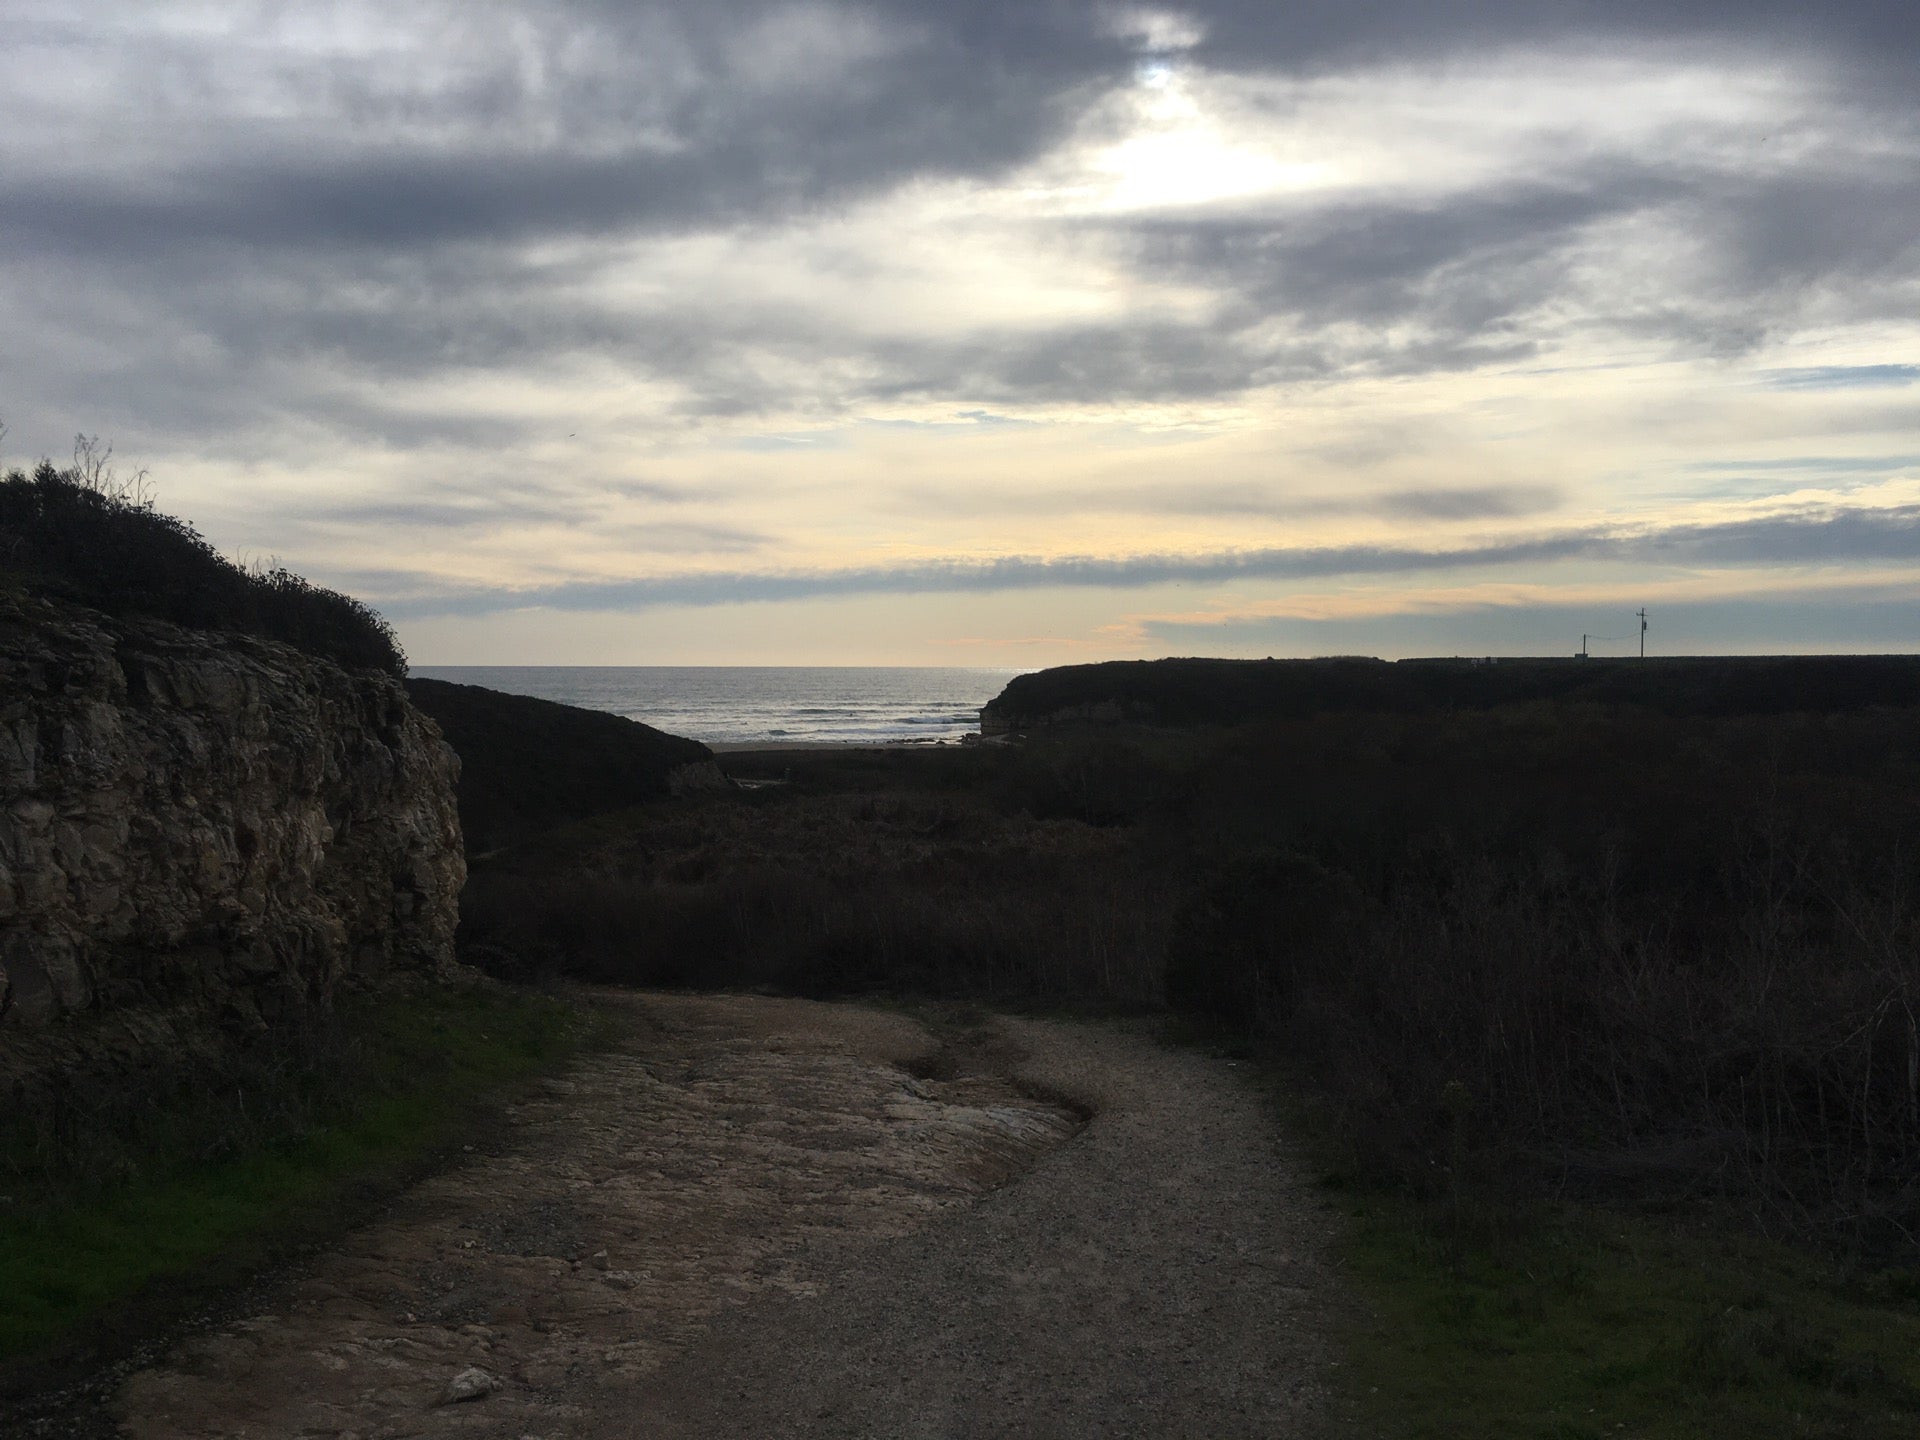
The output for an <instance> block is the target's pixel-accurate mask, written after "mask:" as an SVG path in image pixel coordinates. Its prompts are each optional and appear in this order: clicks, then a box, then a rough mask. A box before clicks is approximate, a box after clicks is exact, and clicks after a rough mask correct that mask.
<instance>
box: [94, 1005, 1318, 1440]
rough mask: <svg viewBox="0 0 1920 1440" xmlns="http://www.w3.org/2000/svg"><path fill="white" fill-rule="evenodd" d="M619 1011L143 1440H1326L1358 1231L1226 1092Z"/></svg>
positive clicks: (1168, 1067)
mask: <svg viewBox="0 0 1920 1440" xmlns="http://www.w3.org/2000/svg"><path fill="white" fill-rule="evenodd" d="M593 999H594V1000H595V1001H596V1002H597V1003H599V1004H602V1005H605V1006H609V1007H617V1008H619V1009H620V1010H621V1011H623V1012H624V1013H626V1014H627V1015H629V1016H630V1017H631V1019H632V1021H633V1024H632V1027H631V1036H632V1038H631V1040H630V1041H629V1042H628V1043H626V1044H624V1045H622V1046H621V1047H619V1048H618V1049H616V1050H615V1051H614V1052H613V1053H611V1054H605V1055H600V1056H597V1057H595V1058H594V1059H593V1060H592V1061H590V1062H588V1063H587V1064H585V1065H583V1066H582V1067H581V1068H580V1069H578V1070H577V1071H576V1072H574V1073H573V1074H571V1075H570V1076H569V1077H568V1078H566V1079H564V1080H555V1081H550V1082H548V1083H547V1084H546V1086H545V1087H544V1090H543V1092H542V1093H541V1094H540V1095H538V1096H537V1097H536V1098H533V1099H530V1100H528V1101H527V1102H525V1103H523V1104H521V1105H519V1106H517V1107H515V1108H514V1109H513V1110H512V1111H511V1112H510V1113H509V1115H508V1116H507V1118H506V1120H505V1122H504V1128H503V1131H502V1133H501V1134H500V1135H499V1136H498V1137H496V1142H495V1143H491V1144H487V1145H483V1146H482V1147H480V1150H479V1151H476V1153H475V1156H474V1158H473V1160H472V1162H471V1163H469V1164H466V1165H463V1166H460V1167H458V1168H456V1169H454V1170H451V1171H449V1172H446V1173H444V1174H441V1175H439V1176H436V1177H435V1178H433V1179H431V1180H429V1181H427V1182H425V1183H423V1184H422V1185H420V1186H419V1187H417V1188H416V1189H415V1190H413V1191H412V1192H410V1193H409V1194H408V1195H407V1196H406V1197H405V1198H404V1200H403V1201H401V1202H400V1203H399V1204H398V1205H397V1206H396V1207H395V1208H394V1209H393V1210H392V1212H391V1213H389V1214H388V1215H387V1216H386V1217H385V1218H383V1219H382V1220H381V1221H379V1222H377V1223H375V1224H373V1225H370V1226H367V1227H365V1228H363V1229H361V1230H359V1231H357V1232H355V1233H354V1234H352V1235H351V1236H349V1237H348V1238H347V1239H346V1240H345V1241H343V1242H342V1243H341V1244H340V1245H339V1246H337V1247H336V1248H335V1249H333V1250H332V1251H330V1252H329V1253H327V1254H326V1255H324V1256H322V1257H320V1258H319V1259H317V1260H316V1261H315V1263H314V1264H313V1265H312V1266H311V1268H310V1269H309V1270H308V1272H307V1273H306V1274H305V1275H304V1276H302V1277H301V1278H299V1279H298V1280H296V1281H294V1282H293V1283H291V1284H290V1285H288V1286H287V1287H285V1289H284V1291H283V1293H282V1294H281V1295H280V1296H279V1297H278V1300H277V1302H276V1303H275V1304H274V1305H273V1306H272V1307H271V1308H270V1309H269V1310H267V1311H266V1312H265V1313H260V1314H257V1315H254V1316H251V1317H249V1318H246V1319H242V1320H239V1321H236V1322H234V1323H231V1324H228V1325H226V1326H224V1327H222V1328H220V1329H217V1330H215V1331H211V1332H209V1333H206V1334H202V1335H200V1336H197V1337H195V1338H193V1339H191V1340H189V1341H187V1342H185V1343H183V1344H182V1345H181V1346H180V1347H178V1349H177V1350H176V1351H175V1352H174V1353H172V1354H171V1355H169V1356H168V1357H167V1358H166V1359H165V1360H164V1361H163V1362H162V1363H160V1364H158V1365H156V1366H155V1367H153V1368H151V1369H148V1370H146V1371H143V1372H141V1373H139V1374H137V1375H135V1376H133V1377H132V1378H131V1379H130V1380H129V1381H128V1382H127V1384H126V1385H125V1387H124V1389H123V1391H122V1392H121V1395H120V1397H119V1400H118V1402H117V1407H116V1408H117V1414H118V1417H119V1420H120V1424H121V1426H122V1427H123V1431H124V1433H125V1434H126V1435H128V1436H130V1437H136V1440H213V1437H223V1440H228V1437H231V1440H244V1437H276V1440H278V1437H296V1436H297V1437H320V1436H329V1437H339V1440H345V1437H354V1440H400V1437H410V1436H475V1437H507V1440H522V1437H534V1440H560V1437H582V1440H585V1437H615V1436H618V1437H626V1436H635V1437H652V1436H659V1437H683V1436H684V1437H693V1436H722V1435H729V1436H730V1435H738V1436H754V1437H772V1436H787V1435H796V1436H797V1435H821V1436H872V1437H882V1436H885V1437H903V1436H940V1437H973V1436H989V1435H992V1436H1001V1435H1005V1436H1013V1435H1021V1436H1043V1437H1044V1436H1095V1435H1098V1436H1122V1435H1139V1436H1186V1435H1192V1436H1196V1437H1197V1436H1208V1437H1228V1436H1256V1435H1258V1436H1273V1435H1294V1434H1302V1433H1311V1432H1312V1431H1313V1430H1314V1429H1316V1428H1318V1425H1319V1423H1320V1422H1321V1421H1322V1420H1323V1419H1324V1418H1325V1414H1326V1410H1327V1396H1328V1390H1327V1384H1326V1380H1327V1376H1328V1374H1329V1367H1330V1365H1331V1364H1332V1360H1331V1358H1330V1350H1331V1346H1330V1340H1329V1331H1330V1329H1331V1321H1332V1319H1333V1317H1334V1316H1335V1315H1336V1314H1337V1313H1338V1308H1339V1306H1340V1305H1341V1303H1342V1302H1341V1301H1340V1300H1339V1298H1338V1292H1337V1288H1336V1286H1335V1284H1334V1282H1333V1280H1332V1277H1331V1271H1330V1267H1329V1263H1328V1259H1327V1246H1328V1241H1329V1239H1330V1235H1331V1230H1332V1220H1331V1215H1330V1212H1329V1211H1328V1210H1327V1209H1326V1208H1325V1206H1324V1205H1323V1203H1322V1202H1320V1201H1319V1200H1318V1199H1316V1198H1315V1197H1314V1196H1313V1194H1312V1192H1311V1191H1310V1190H1309V1189H1307V1188H1306V1187H1304V1186H1303V1185H1302V1184H1301V1182H1300V1180H1299V1178H1298V1177H1299V1170H1298V1167H1297V1166H1295V1165H1294V1164H1292V1163H1291V1162H1290V1160H1289V1157H1288V1155H1287V1154H1286V1152H1285V1151H1284V1149H1283V1148H1282V1147H1281V1145H1280V1143H1279V1140H1278V1137H1277V1136H1276V1134H1275V1132H1274V1129H1273V1126H1272V1122H1271V1118H1270V1116H1269V1115H1268V1114H1267V1112H1266V1109H1265V1107H1264V1106H1263V1105H1262V1103H1261V1101H1260V1099H1259V1097H1258V1096H1257V1095H1256V1094H1255V1093H1254V1091H1253V1090H1252V1088H1251V1087H1250V1086H1249V1085H1247V1084H1246V1083H1244V1082H1243V1080H1242V1078H1241V1077H1240V1076H1238V1075H1236V1074H1235V1073H1234V1071H1233V1069H1232V1068H1231V1066H1230V1065H1229V1063H1228V1062H1225V1061H1221V1060H1217V1059H1212V1058H1209V1057H1206V1056H1202V1055H1198V1054H1195V1053H1191V1052H1181V1051H1172V1050H1167V1049H1164V1048H1162V1047H1159V1046H1157V1045H1155V1044H1153V1043H1152V1042H1151V1041H1150V1040H1148V1039H1146V1038H1144V1037H1142V1036H1138V1035H1134V1034H1129V1033H1126V1032H1125V1031H1123V1030H1121V1029H1119V1028H1114V1027H1107V1026H1096V1025H1081V1024H1067V1023H1052V1022H1041V1021H1035V1020H1027V1019H1015V1018H1010V1017H1000V1016H992V1017H984V1016H983V1017H976V1018H975V1019H974V1020H972V1021H970V1022H966V1023H955V1024H944V1025H942V1026H941V1027H940V1032H941V1033H939V1034H936V1033H935V1031H934V1030H933V1029H930V1028H928V1026H926V1025H923V1024H922V1023H920V1022H919V1021H916V1020H914V1019H912V1018H910V1017H908V1016H906V1015H903V1014H899V1013H895V1012H891V1011H887V1010H883V1009H878V1008H872V1007H866V1006H859V1005H850V1004H836V1005H828V1004H818V1003H813V1002H807V1001H799V1000H789V999H773V998H767V997H760V996H686V995H659V994H636V993H632V992H619V991H596V992H593ZM483 1152H484V1153H483ZM461 1397H465V1398H461Z"/></svg>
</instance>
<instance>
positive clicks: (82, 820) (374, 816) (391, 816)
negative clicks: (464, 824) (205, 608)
mask: <svg viewBox="0 0 1920 1440" xmlns="http://www.w3.org/2000/svg"><path fill="white" fill-rule="evenodd" d="M457 770H458V761H457V760H456V759H455V758H454V755H453V752H452V751H451V750H450V749H449V748H448V746H447V745H446V743H445V742H444V741H443V740H442V739H441V737H440V733H439V731H438V730H437V729H436V728H435V726H434V725H433V722H432V721H430V720H428V719H426V718H425V717H424V716H423V715H421V714H420V712H419V711H417V710H416V709H415V708H414V707H413V706H412V705H411V704H410V703H409V702H408V700H407V697H406V693H405V691H404V690H403V688H402V687H401V684H400V682H399V681H398V680H396V679H394V678H392V677H391V676H387V675H383V674H379V673H375V672H371V671H368V672H358V673H351V674H350V673H348V672H346V671H344V670H342V669H340V668H339V667H338V666H336V665H334V664H332V663H330V662H328V661H325V660H321V659H316V658H314V657H312V656H310V655H307V654H305V653H303V652H301V651H299V650H295V649H292V648H290V647H288V646H285V645H280V644H276V643H273V642H270V641H263V640H253V639H247V638H243V637H235V636H230V635H220V634H209V633H204V632H199V631H192V630H184V629H180V628H178V627H175V626H172V625H166V624H161V623H157V622H146V621H126V620H110V619H108V618H106V617H104V616H101V615H98V614H96V613H94V612H92V611H87V610H81V609H77V608H70V607H64V606H56V605H53V604H50V603H47V602H43V601H39V600H31V599H20V598H14V597H7V596H0V1060H4V1059H5V1051H6V1050H7V1049H8V1048H10V1047H13V1048H18V1047H19V1046H20V1045H22V1044H26V1045H28V1047H29V1048H31V1043H30V1042H31V1037H32V1036H33V1035H34V1034H36V1033H43V1034H44V1032H46V1031H47V1030H48V1029H50V1028H57V1027H54V1025H53V1022H55V1021H57V1020H59V1019H60V1018H61V1017H63V1016H65V1017H70V1018H74V1019H80V1018H83V1017H84V1016H86V1015H93V1016H100V1015H110V1014H113V1013H116V1012H127V1013H131V1012H135V1011H140V1010H153V1009H155V1008H167V1009H171V1010H173V1011H174V1012H178V1011H180V1010H181V1009H182V1008H183V1007H184V1008H187V1009H191V1010H193V1011H195V1012H199V1013H207V1014H218V1015H221V1016H223V1017H228V1018H232V1019H236V1020H238V1021H239V1022H241V1023H246V1024H257V1023H258V1022H259V1021H260V1020H262V1019H266V1020H272V1019H275V1018H277V1017H278V1016H279V1015H282V1014H284V1013H286V1012H288V1011H290V1010H297V1009H298V1008H300V1007H302V1006H306V1005H311V1004H314V1003H324V1002H325V1001H326V1000H327V999H328V998H329V997H330V996H331V995H332V994H333V992H334V991H335V990H336V989H337V988H339V987H340V986H341V985H342V984H351V983H355V982H363V983H367V984H377V983H380V982H382V981H384V980H386V979H388V978H390V977H393V976H394V975H396V974H397V973H400V972H407V971H414V972H428V973H434V972H438V971H441V970H444V969H445V968H446V967H448V966H450V965H451V964H452V954H453V931H454V924H455V921H456V919H457V914H458V897H459V893H460V886H461V883H462V881H463V879H464V877H465V868H466V867H465V861H464V858H463V855H462V851H461V843H460V828H459V821H458V819H457V817H456V814H455V810H454V781H455V778H456V774H457Z"/></svg>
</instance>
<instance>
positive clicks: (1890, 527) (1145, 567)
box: [362, 506, 1920, 619]
mask: <svg viewBox="0 0 1920 1440" xmlns="http://www.w3.org/2000/svg"><path fill="white" fill-rule="evenodd" d="M1573 560H1585V561H1630V562H1640V563H1642V564H1658V565H1708V566H1735V567H1738V566H1771V565H1831V564H1844V563H1849V562H1873V561H1905V562H1912V561H1915V560H1920V506H1899V507H1887V508H1881V509H1864V508H1845V507H1836V508H1808V509H1805V510H1801V511H1799V512H1795V513H1789V514H1784V515H1776V516H1769V517H1764V518H1756V519H1752V520H1736V521H1727V522H1721V523H1715V524H1698V525H1677V526H1665V527H1618V528H1606V527H1587V528H1581V529H1572V530H1565V531H1560V532H1557V533H1549V534H1543V535H1535V536H1528V537H1522V538H1517V539H1509V540H1499V541H1493V542H1488V543H1481V544H1469V545H1463V546H1454V547H1445V548H1442V547H1432V548H1428V547H1421V546H1394V545H1336V546H1301V547H1269V548H1262V549H1248V550H1226V551H1216V552H1213V553H1210V554H1198V555H1133V556H1118V557H1102V556H1084V555H1083V556H1067V557H1062V558H1057V559H1038V558H1032V557H1024V556H1010V557H1006V558H1003V559H997V560H987V561H962V560H952V561H931V562H920V563H915V564H909V565H897V566H863V567H849V568H845V569H838V570H815V571H786V572H780V571H760V572H735V573H705V574H687V575H669V576H658V577H643V578H636V579H632V580H615V581H598V582H581V583H577V584H567V585H558V586H549V587H544V588H533V589H524V590H512V591H505V590H494V591H485V592H480V591H472V592H447V593H441V594H428V593H424V592H423V591H422V589H421V587H420V584H419V582H418V581H412V582H402V583H395V581H394V579H393V578H392V577H388V579H387V580H386V583H385V584H381V583H380V577H376V576H365V577H362V578H363V580H364V581H365V582H366V583H367V584H368V586H369V589H370V593H371V594H372V595H373V596H374V597H375V598H376V599H379V598H380V596H381V595H382V592H384V593H385V595H387V596H390V597H392V598H389V599H380V603H381V606H382V608H383V609H384V610H385V611H386V612H387V613H388V614H389V615H391V616H393V617H395V618H401V619H405V618H415V617H420V616H426V615H484V614H492V613H497V612H499V611H503V610H514V609H527V608H534V607H541V608H550V609H557V610H644V609H652V608H657V607H660V606H671V605H686V606H705V605H735V604H748V603H765V602H772V601H782V600H802V599H811V598H819V597H824V596H842V595H882V594H929V593H951V592H981V593H986V592H995V591H1007V590H1035V589H1046V588H1054V587H1076V588H1085V587H1095V588H1104V589H1138V588H1142V587H1146V586H1153V585H1167V584H1178V583H1188V584H1219V583H1223V582H1228V581H1234V580H1243V579H1275V580H1300V579H1327V578H1334V577H1341V576H1354V575H1408V574H1415V573H1420V572H1445V571H1463V570H1485V569H1491V568H1499V567H1504V566H1513V565H1533V566H1541V565H1551V564H1554V563H1558V562H1564V561H1573Z"/></svg>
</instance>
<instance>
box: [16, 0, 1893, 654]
mask: <svg viewBox="0 0 1920 1440" xmlns="http://www.w3.org/2000/svg"><path fill="white" fill-rule="evenodd" d="M0 67H3V77H4V83H5V85H6V88H7V95H8V102H7V106H6V110H7V121H6V123H5V125H4V127H0V419H4V420H5V421H6V423H7V424H8V425H9V426H10V427H11V430H10V433H9V434H8V436H7V437H6V439H5V441H4V442H3V444H4V458H5V459H6V460H7V461H9V462H22V461H31V460H32V459H35V458H37V457H38V456H40V455H42V454H46V455H51V456H53V457H54V458H56V459H62V458H64V457H65V456H66V455H67V454H68V452H69V451H70V449H71V444H72V437H73V435H74V433H75V432H76V431H85V432H88V433H92V434H98V435H99V436H101V437H102V439H103V440H110V441H111V442H112V443H113V444H114V446H115V448H116V457H117V458H118V459H120V460H122V461H123V462H126V463H129V464H132V465H139V466H145V467H148V468H149V469H150V470H151V472H152V476H153V479H154V482H155V486H156V490H157V494H158V498H159V502H160V504H161V505H162V507H163V508H165V509H169V510H172V511H174V512H176V513H179V514H182V515H184V516H186V517H187V518H189V519H191V520H192V521H194V522H195V523H196V524H197V525H198V526H199V528H200V529H201V530H202V532H203V533H204V534H205V535H206V536H207V537H208V538H209V539H210V540H211V541H213V542H214V543H215V544H216V545H217V546H219V547H220V548H221V549H222V550H223V551H225V552H226V553H228V554H232V555H236V556H243V557H250V558H263V557H277V558H279V559H281V560H283V561H284V562H285V563H287V564H288V565H290V566H292V567H293V568H295V569H297V570H299V571H301V572H302V573H305V574H307V575H309V576H310V577H312V578H314V579H316V580H318V581H321V582H323V583H326V584H330V585H333V586H336V587H338V588H342V589H346V590H350V591H352V592H353V593H355V594H358V595H360V596H362V597H363V598H365V599H367V600H369V601H370V602H372V603H373V604H375V605H377V606H378V607H379V608H381V609H382V610H383V611H384V612H385V613H386V614H387V615H388V616H389V617H390V618H392V619H393V620H394V621H395V622H396V624H397V625H398V626H399V628H400V631H401V634H402V637H403V639H404V640H405V642H406V644H407V648H408V650H409V652H410V653H411V655H412V656H413V658H414V660H415V662H416V663H425V664H433V663H442V664H447V663H609V664H626V663H632V664H646V663H689V664H691V663H716V664H732V663H739V664H751V663H781V662H789V663H826V664H832V663H848V664H860V663H899V664H977V665H1012V666H1030V665H1040V664H1051V663H1057V662H1063V661H1075V660H1085V659H1097V658H1107V657H1113V656H1135V655H1157V654H1170V653H1173V654H1258V655H1266V654H1276V655H1279V654H1296V655H1305V654H1325V653H1373V654H1382V655H1401V654H1430V653H1442V654H1455V653H1473V654H1483V653H1491V654H1512V653H1549V654H1552V653H1568V652H1571V651H1572V650H1574V649H1576V648H1577V647H1578V645H1579V643H1580V636H1581V635H1582V633H1589V634H1593V635H1597V636H1605V637H1620V638H1607V639H1601V640H1595V641H1594V642H1593V645H1592V648H1593V649H1594V650H1595V651H1596V652H1601V653H1606V652H1608V651H1615V652H1617V651H1622V650H1625V649H1628V648H1629V647H1630V645H1631V643H1632V641H1631V637H1632V636H1633V635H1634V634H1635V632H1636V629H1637V622H1636V621H1635V620H1634V619H1633V618H1632V612H1634V611H1636V610H1638V609H1639V608H1640V607H1641V606H1643V605H1644V606H1646V607H1647V610H1648V612H1649V618H1650V621H1651V629H1650V632H1649V640H1650V641H1651V642H1652V648H1653V649H1654V650H1655V651H1662V650H1664V651H1666V652H1668V653H1674V652H1694V653H1697V652H1701V651H1754V650H1759V651H1775V650H1805V649H1822V650H1920V5H1915V4H1913V3H1912V0H1886V3H1881V0H1826V3H1822V4H1813V3H1809V0H1739V3H1734V0H1657V3H1656V0H1606V3H1598V0H1596V3H1582V0H1558V3H1543V0H1478V3H1454V4H1448V3H1437V0H1381V3H1375V4H1369V5H1355V4H1351V3H1330V0H1328V3H1320V0H1316V3H1287V0H1212V3H1205V4H1195V5H1183V6H1177V7H1166V8H1159V7H1135V6H1128V5H1119V4H1091V3H1070V0H943V3H938V4H935V3H928V0H869V3H858V4H832V3H800V4H782V3H733V0H702V3H700V4H697V5H696V4H691V3H676V4H647V3H631V0H520V3H511V0H498V3H495V0H409V3H406V4H392V3H380V4H374V3H324V0H308V3H302V4H298V5H289V4H284V3H264V0H262V3H251V4H247V3H223V0H198V3H196V0H168V3H166V4H153V3H150V0H139V3H135V0H85V3H81V4H75V3H74V0H58V3H53V0H0Z"/></svg>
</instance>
